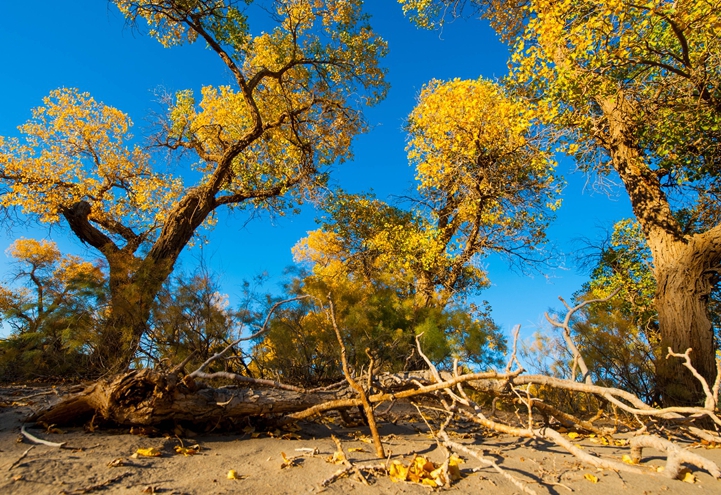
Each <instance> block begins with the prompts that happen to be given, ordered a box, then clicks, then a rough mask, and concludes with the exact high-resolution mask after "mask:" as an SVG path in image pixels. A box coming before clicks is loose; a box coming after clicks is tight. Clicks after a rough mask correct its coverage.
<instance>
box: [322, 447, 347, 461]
mask: <svg viewBox="0 0 721 495" xmlns="http://www.w3.org/2000/svg"><path fill="white" fill-rule="evenodd" d="M345 461H346V458H345V456H344V455H343V452H340V451H338V450H336V451H335V452H333V455H332V456H330V457H327V458H326V460H325V462H328V463H330V464H343V463H344V462H345Z"/></svg>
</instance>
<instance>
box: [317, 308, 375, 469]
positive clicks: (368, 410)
mask: <svg viewBox="0 0 721 495" xmlns="http://www.w3.org/2000/svg"><path fill="white" fill-rule="evenodd" d="M328 308H329V309H328V314H329V316H330V321H331V323H332V324H333V330H335V336H336V338H337V339H338V345H339V346H340V359H341V364H342V365H343V375H345V379H346V380H348V384H349V385H350V386H351V387H352V388H353V389H354V390H355V391H356V392H358V395H359V397H360V400H361V404H362V405H363V411H364V412H365V415H366V419H367V420H368V427H369V428H370V430H371V436H372V437H373V446H374V447H375V449H376V455H377V456H378V457H381V458H385V456H386V453H385V450H383V443H382V442H381V436H380V435H379V434H378V425H377V424H376V419H375V416H374V414H373V406H371V403H370V402H369V401H368V396H367V395H366V393H365V390H363V387H362V386H361V385H360V384H359V383H358V382H356V381H355V380H354V379H353V377H352V376H351V374H350V369H349V368H348V359H346V351H345V344H343V337H342V336H341V334H340V329H339V328H338V323H337V322H336V320H335V307H334V306H333V299H332V298H331V295H330V294H328Z"/></svg>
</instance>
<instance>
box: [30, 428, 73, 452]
mask: <svg viewBox="0 0 721 495" xmlns="http://www.w3.org/2000/svg"><path fill="white" fill-rule="evenodd" d="M20 433H22V435H23V436H24V437H25V438H27V439H28V440H30V441H31V442H35V443H39V444H40V445H47V446H48V447H56V448H59V449H61V448H63V447H64V446H65V445H66V444H67V442H62V443H55V442H49V441H47V440H43V439H41V438H38V437H36V436H34V435H31V434H30V433H28V432H27V430H25V425H23V426H22V427H21V428H20Z"/></svg>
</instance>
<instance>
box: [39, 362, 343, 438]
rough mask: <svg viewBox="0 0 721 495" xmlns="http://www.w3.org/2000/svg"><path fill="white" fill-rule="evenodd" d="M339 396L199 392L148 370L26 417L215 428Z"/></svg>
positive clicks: (267, 390) (230, 390) (245, 390)
mask: <svg viewBox="0 0 721 495" xmlns="http://www.w3.org/2000/svg"><path fill="white" fill-rule="evenodd" d="M336 397H337V393H329V392H317V393H301V392H293V391H289V390H282V389H275V388H259V387H256V388H253V387H247V386H243V387H239V388H201V387H197V386H196V385H195V383H194V382H193V381H192V380H188V379H186V380H181V379H180V378H178V376H177V375H175V374H172V373H170V374H165V373H160V372H156V371H153V370H149V369H143V370H138V371H131V372H129V373H125V374H122V375H119V376H117V377H116V378H114V379H110V380H99V381H98V382H96V383H94V384H92V385H90V386H89V387H87V388H86V389H85V390H84V391H82V392H81V393H79V394H76V395H74V396H72V397H70V398H68V399H65V400H63V401H62V402H60V403H59V404H56V405H54V406H51V407H50V408H48V409H46V410H44V411H40V412H39V413H37V414H35V415H34V416H33V417H31V418H30V420H31V421H35V422H38V423H44V424H57V425H61V424H73V423H74V424H77V423H78V422H83V421H87V420H89V419H90V418H92V417H93V416H95V417H96V419H99V420H105V421H108V422H111V423H114V424H118V425H125V426H132V425H134V426H150V425H158V424H161V423H164V422H166V421H182V422H186V421H187V422H190V423H195V424H217V423H218V422H219V421H223V420H226V419H229V418H241V417H244V416H258V415H262V414H282V413H290V412H296V411H302V410H305V409H308V408H310V407H312V406H315V405H318V404H321V403H323V402H326V401H328V400H332V399H335V398H336Z"/></svg>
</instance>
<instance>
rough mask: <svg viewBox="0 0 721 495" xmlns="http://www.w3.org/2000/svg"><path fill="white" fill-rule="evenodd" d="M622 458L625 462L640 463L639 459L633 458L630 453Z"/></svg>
mask: <svg viewBox="0 0 721 495" xmlns="http://www.w3.org/2000/svg"><path fill="white" fill-rule="evenodd" d="M621 460H622V461H623V462H625V463H626V464H638V461H637V460H634V459H632V458H631V456H630V455H628V454H624V455H623V457H622V458H621Z"/></svg>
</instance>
